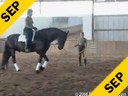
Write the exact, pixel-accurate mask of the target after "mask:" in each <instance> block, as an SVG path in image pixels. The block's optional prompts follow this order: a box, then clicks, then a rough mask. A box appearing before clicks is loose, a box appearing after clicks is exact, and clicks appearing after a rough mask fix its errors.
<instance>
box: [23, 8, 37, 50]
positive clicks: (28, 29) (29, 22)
mask: <svg viewBox="0 0 128 96" xmlns="http://www.w3.org/2000/svg"><path fill="white" fill-rule="evenodd" d="M32 13H33V10H32V9H28V10H27V17H26V18H25V28H24V35H25V37H26V44H25V51H26V52H29V51H30V46H31V43H32V37H33V29H34V30H35V31H36V30H37V28H36V27H34V26H33V19H32Z"/></svg>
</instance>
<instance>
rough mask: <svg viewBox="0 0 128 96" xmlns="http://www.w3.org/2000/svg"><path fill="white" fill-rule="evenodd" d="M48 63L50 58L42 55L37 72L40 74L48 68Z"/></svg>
mask: <svg viewBox="0 0 128 96" xmlns="http://www.w3.org/2000/svg"><path fill="white" fill-rule="evenodd" d="M43 58H44V60H45V61H44V62H43ZM48 61H49V60H48V57H47V56H46V55H42V54H40V56H39V61H38V64H37V66H36V72H37V73H39V72H40V71H43V70H44V69H45V68H46V67H47V64H48ZM42 63H43V64H42Z"/></svg>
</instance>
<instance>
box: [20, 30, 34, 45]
mask: <svg viewBox="0 0 128 96" xmlns="http://www.w3.org/2000/svg"><path fill="white" fill-rule="evenodd" d="M35 33H36V31H34V32H33V37H32V42H33V41H34V37H35ZM18 42H24V43H25V42H27V39H26V37H25V35H23V34H21V35H20V36H19V38H18Z"/></svg>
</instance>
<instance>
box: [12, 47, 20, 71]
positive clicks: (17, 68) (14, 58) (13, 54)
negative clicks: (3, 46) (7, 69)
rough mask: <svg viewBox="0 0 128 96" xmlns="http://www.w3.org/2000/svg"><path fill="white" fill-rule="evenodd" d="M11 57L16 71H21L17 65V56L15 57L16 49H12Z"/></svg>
mask: <svg viewBox="0 0 128 96" xmlns="http://www.w3.org/2000/svg"><path fill="white" fill-rule="evenodd" d="M11 55H12V62H13V64H14V67H15V69H16V71H20V68H19V66H18V65H17V64H16V56H15V50H14V49H11Z"/></svg>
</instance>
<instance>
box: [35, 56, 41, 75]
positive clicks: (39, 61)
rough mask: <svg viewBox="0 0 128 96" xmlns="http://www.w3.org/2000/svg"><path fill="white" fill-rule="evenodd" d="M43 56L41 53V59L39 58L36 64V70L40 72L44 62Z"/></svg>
mask: <svg viewBox="0 0 128 96" xmlns="http://www.w3.org/2000/svg"><path fill="white" fill-rule="evenodd" d="M42 58H43V55H42V54H39V60H38V63H37V65H36V72H37V73H39V72H40V68H41V66H42V64H41V62H42Z"/></svg>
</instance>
